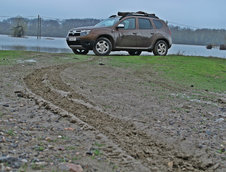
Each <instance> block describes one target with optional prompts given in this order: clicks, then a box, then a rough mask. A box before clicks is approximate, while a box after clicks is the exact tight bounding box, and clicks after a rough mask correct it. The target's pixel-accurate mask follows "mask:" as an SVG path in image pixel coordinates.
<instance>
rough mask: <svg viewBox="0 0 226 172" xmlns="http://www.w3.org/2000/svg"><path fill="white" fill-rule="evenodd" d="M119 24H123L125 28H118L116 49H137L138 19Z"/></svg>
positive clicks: (125, 20) (130, 19)
mask: <svg viewBox="0 0 226 172" xmlns="http://www.w3.org/2000/svg"><path fill="white" fill-rule="evenodd" d="M119 24H123V25H124V28H118V29H117V30H116V32H117V33H116V34H117V39H116V44H115V46H116V48H131V47H136V46H137V44H136V41H137V38H136V35H137V29H136V18H135V17H131V18H127V19H124V20H122V21H121V22H120V23H119Z"/></svg>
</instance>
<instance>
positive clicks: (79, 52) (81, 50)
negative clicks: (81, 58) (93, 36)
mask: <svg viewBox="0 0 226 172" xmlns="http://www.w3.org/2000/svg"><path fill="white" fill-rule="evenodd" d="M72 51H73V52H74V53H75V54H82V55H86V54H88V52H89V50H86V49H72Z"/></svg>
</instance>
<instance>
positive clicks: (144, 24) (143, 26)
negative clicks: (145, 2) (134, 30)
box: [138, 18, 153, 29]
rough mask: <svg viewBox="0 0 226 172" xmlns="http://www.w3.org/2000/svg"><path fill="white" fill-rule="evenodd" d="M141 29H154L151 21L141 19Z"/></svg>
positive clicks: (139, 20)
mask: <svg viewBox="0 0 226 172" xmlns="http://www.w3.org/2000/svg"><path fill="white" fill-rule="evenodd" d="M138 22H139V29H153V26H152V24H151V22H150V20H149V19H143V18H139V19H138Z"/></svg>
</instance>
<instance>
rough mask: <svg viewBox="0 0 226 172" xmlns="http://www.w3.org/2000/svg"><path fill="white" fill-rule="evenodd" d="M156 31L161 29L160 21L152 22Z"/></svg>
mask: <svg viewBox="0 0 226 172" xmlns="http://www.w3.org/2000/svg"><path fill="white" fill-rule="evenodd" d="M153 22H154V24H155V27H156V29H161V28H162V27H163V24H162V22H161V21H160V20H153Z"/></svg>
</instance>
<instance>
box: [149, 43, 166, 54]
mask: <svg viewBox="0 0 226 172" xmlns="http://www.w3.org/2000/svg"><path fill="white" fill-rule="evenodd" d="M167 52H168V44H167V43H166V41H164V40H160V41H158V42H156V44H155V47H154V50H153V53H154V55H156V56H165V55H166V54H167Z"/></svg>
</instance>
